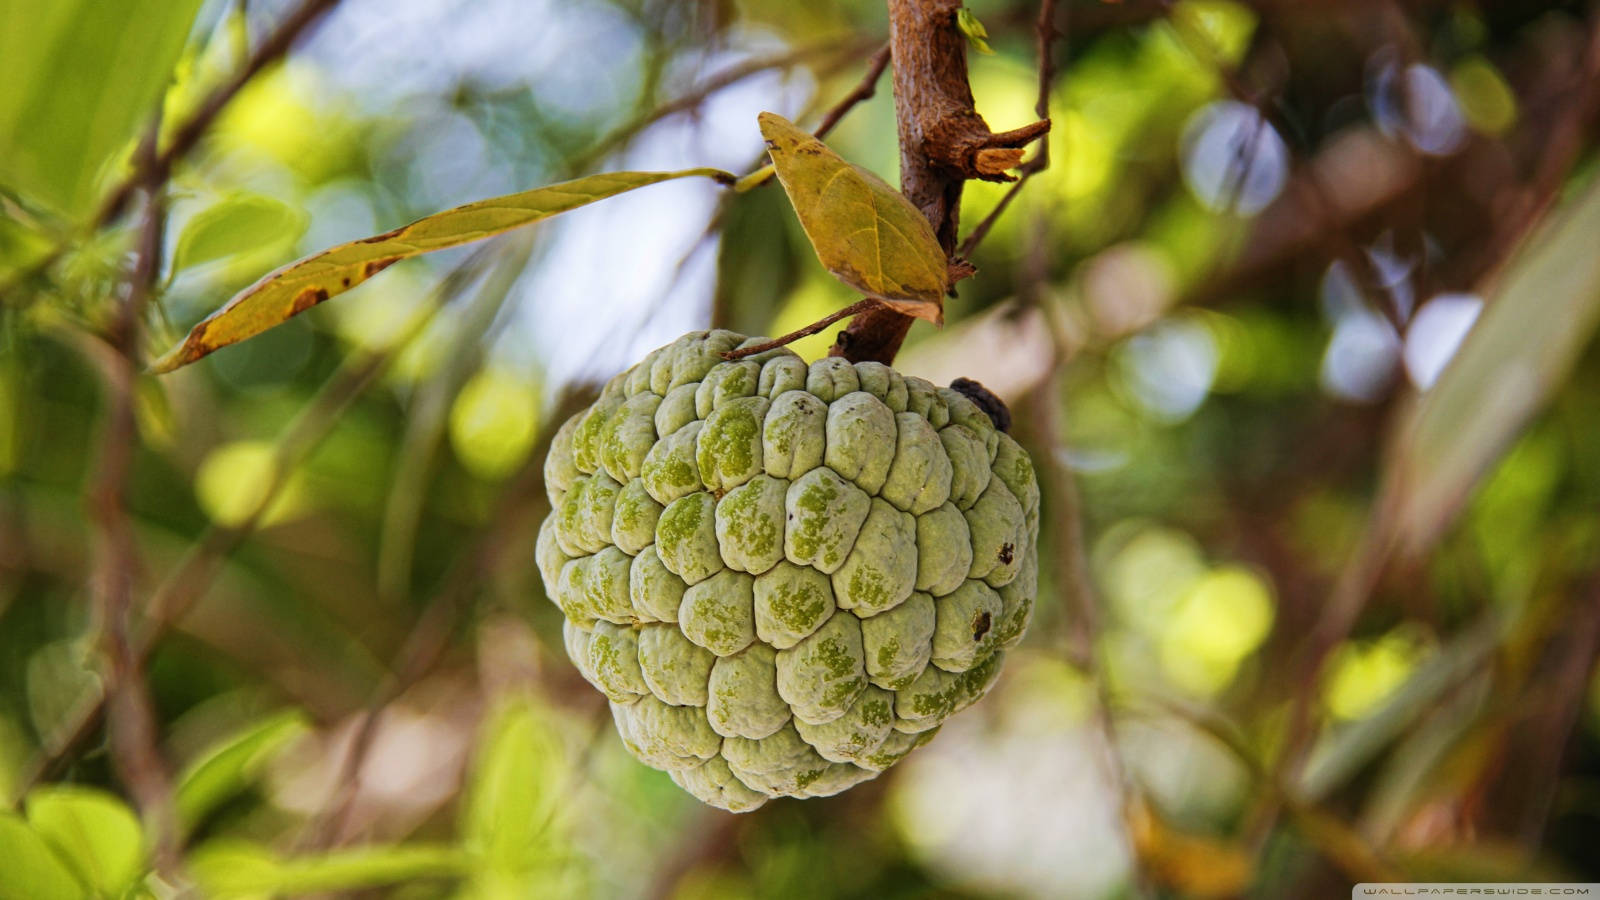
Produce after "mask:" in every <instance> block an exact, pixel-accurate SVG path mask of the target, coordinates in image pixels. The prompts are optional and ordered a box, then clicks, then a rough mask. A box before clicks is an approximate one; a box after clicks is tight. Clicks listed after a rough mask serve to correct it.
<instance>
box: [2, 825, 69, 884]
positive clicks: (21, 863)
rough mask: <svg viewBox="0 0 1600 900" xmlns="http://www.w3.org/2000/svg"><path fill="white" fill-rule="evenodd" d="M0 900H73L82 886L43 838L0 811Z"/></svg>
mask: <svg viewBox="0 0 1600 900" xmlns="http://www.w3.org/2000/svg"><path fill="white" fill-rule="evenodd" d="M0 862H3V863H4V865H3V866H0V876H3V877H0V900H74V898H78V897H82V896H84V890H83V886H82V885H80V884H79V883H78V882H77V881H76V880H75V879H74V878H73V877H72V873H71V872H70V871H69V870H68V869H67V867H66V866H65V865H63V864H62V862H61V860H59V859H57V858H56V855H55V854H54V853H53V852H51V850H50V847H49V845H47V844H46V843H45V842H44V838H42V837H40V836H39V835H38V834H37V833H35V832H34V830H33V829H32V828H29V827H28V823H27V822H24V821H23V820H22V817H21V816H18V815H16V814H15V813H10V812H5V811H3V810H0Z"/></svg>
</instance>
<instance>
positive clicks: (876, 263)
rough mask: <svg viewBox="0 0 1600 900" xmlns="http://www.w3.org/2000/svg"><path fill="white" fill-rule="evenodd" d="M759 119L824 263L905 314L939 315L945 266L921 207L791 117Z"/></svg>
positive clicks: (941, 316) (938, 318)
mask: <svg viewBox="0 0 1600 900" xmlns="http://www.w3.org/2000/svg"><path fill="white" fill-rule="evenodd" d="M759 121H760V123H761V136H762V137H764V138H766V139H767V147H768V148H769V150H770V151H771V153H772V164H773V167H774V168H776V169H777V171H778V180H779V181H780V182H782V184H783V189H784V191H785V192H787V193H788V195H789V202H790V203H792V204H794V211H795V214H796V215H797V216H799V217H800V226H801V227H802V228H804V229H805V232H806V237H808V238H810V239H811V246H812V248H813V249H815V250H816V251H817V258H818V259H819V260H821V261H822V265H823V267H824V268H826V269H827V270H828V271H829V272H832V273H833V275H834V277H835V278H838V279H839V280H840V281H842V282H844V283H845V284H847V285H849V286H850V287H852V288H854V289H855V290H858V291H860V292H861V293H863V294H866V295H867V296H868V297H872V298H875V299H877V300H881V301H883V302H884V303H886V304H888V305H889V306H892V307H894V308H895V309H896V310H899V311H900V312H903V313H905V314H906V315H909V316H915V317H917V318H919V319H926V320H928V321H929V322H933V323H934V324H940V323H942V322H943V321H944V293H945V289H946V288H947V287H948V286H949V285H948V282H949V267H948V265H947V263H946V260H945V254H944V250H943V248H941V247H940V246H939V239H938V238H937V237H935V236H934V233H933V227H932V226H931V225H929V224H928V220H927V219H926V218H924V217H923V215H922V213H921V212H920V211H919V210H918V209H917V208H916V207H915V206H913V205H912V204H911V201H910V200H907V199H906V197H905V195H904V194H902V193H900V192H899V191H897V190H895V189H894V188H892V187H890V186H889V185H887V184H885V183H884V181H883V179H881V178H879V177H878V176H876V175H874V174H872V173H871V172H868V171H867V170H866V169H863V168H861V167H860V166H857V165H853V164H851V163H848V162H846V161H845V160H844V159H842V158H840V156H839V155H838V154H836V153H834V152H833V151H832V150H829V149H828V147H827V145H826V144H824V143H822V142H821V141H819V140H817V139H816V138H814V137H812V136H811V135H809V134H807V133H806V132H804V131H801V130H800V129H799V128H796V127H795V125H794V123H793V122H790V121H789V120H787V119H785V118H783V117H782V116H779V115H775V114H773V113H769V112H764V113H762V114H761V116H760V118H759Z"/></svg>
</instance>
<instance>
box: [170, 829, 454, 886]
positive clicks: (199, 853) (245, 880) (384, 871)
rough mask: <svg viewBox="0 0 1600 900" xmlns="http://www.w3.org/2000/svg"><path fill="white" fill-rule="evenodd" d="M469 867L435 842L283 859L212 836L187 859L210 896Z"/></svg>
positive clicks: (360, 882)
mask: <svg viewBox="0 0 1600 900" xmlns="http://www.w3.org/2000/svg"><path fill="white" fill-rule="evenodd" d="M469 868H470V867H469V865H468V863H467V859H466V857H465V855H464V854H462V852H461V851H460V850H458V849H456V848H454V847H447V846H440V845H437V844H399V845H390V846H382V845H380V846H370V847H354V848H351V849H348V850H336V851H334V852H332V853H328V854H325V855H322V856H308V857H300V858H298V859H283V858H281V857H279V856H278V855H277V854H275V853H273V852H272V851H271V850H269V849H267V848H266V847H263V846H261V845H259V844H252V843H248V842H244V841H214V842H212V843H209V844H206V845H205V846H203V847H200V848H199V849H197V850H195V851H194V852H193V853H192V854H190V857H189V859H188V871H189V874H190V876H191V877H193V878H194V880H195V883H196V884H198V885H199V886H200V888H201V889H202V891H203V892H204V896H208V897H240V896H255V897H260V896H267V897H277V896H298V895H300V894H307V893H312V892H320V891H355V890H361V889H363V888H371V887H380V886H382V885H386V884H399V883H405V882H411V881H415V880H418V879H425V878H454V877H459V876H461V875H464V874H466V873H467V871H468V870H469Z"/></svg>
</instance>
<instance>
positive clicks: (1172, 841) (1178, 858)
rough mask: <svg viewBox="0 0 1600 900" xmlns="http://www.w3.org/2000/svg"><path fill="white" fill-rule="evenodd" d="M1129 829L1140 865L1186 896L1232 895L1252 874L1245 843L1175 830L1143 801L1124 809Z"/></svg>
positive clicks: (1244, 885) (1238, 891)
mask: <svg viewBox="0 0 1600 900" xmlns="http://www.w3.org/2000/svg"><path fill="white" fill-rule="evenodd" d="M1128 830H1129V834H1130V836H1131V837H1132V839H1133V846H1134V850H1135V851H1136V852H1137V853H1138V855H1139V861H1140V862H1141V863H1142V864H1143V867H1144V870H1145V871H1146V872H1147V873H1149V875H1150V877H1152V878H1154V879H1155V880H1156V881H1158V882H1160V883H1161V884H1163V885H1166V886H1167V887H1170V888H1172V889H1174V890H1176V891H1177V892H1178V893H1179V894H1181V895H1183V896H1185V897H1231V896H1233V895H1235V894H1238V893H1240V892H1241V891H1243V890H1244V889H1245V888H1247V887H1249V886H1250V881H1251V879H1253V878H1254V877H1255V864H1254V862H1253V861H1252V858H1251V856H1250V854H1249V853H1247V852H1246V851H1245V850H1244V848H1242V847H1239V846H1236V845H1234V844H1229V843H1225V842H1223V841H1219V840H1216V839H1214V838H1208V837H1200V836H1196V835H1192V834H1184V833H1182V832H1179V831H1175V830H1174V829H1173V828H1172V827H1171V826H1169V825H1167V824H1166V823H1165V822H1163V821H1161V819H1160V817H1159V816H1157V815H1156V813H1155V811H1154V810H1152V809H1150V807H1149V805H1148V804H1146V803H1144V802H1142V801H1135V802H1134V803H1133V804H1131V805H1130V807H1129V809H1128Z"/></svg>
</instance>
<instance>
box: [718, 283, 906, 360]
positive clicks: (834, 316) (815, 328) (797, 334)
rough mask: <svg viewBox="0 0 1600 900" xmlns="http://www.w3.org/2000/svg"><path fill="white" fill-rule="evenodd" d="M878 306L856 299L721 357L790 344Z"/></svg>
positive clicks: (874, 303) (738, 357)
mask: <svg viewBox="0 0 1600 900" xmlns="http://www.w3.org/2000/svg"><path fill="white" fill-rule="evenodd" d="M880 306H883V302H882V301H880V300H874V299H872V298H871V297H867V298H865V299H862V300H857V301H856V302H854V303H852V304H850V305H849V306H846V307H845V308H844V309H840V310H835V311H834V312H831V313H828V314H827V315H826V316H823V317H822V318H820V319H818V320H817V321H815V322H812V323H811V324H810V325H807V326H805V327H804V328H798V329H796V330H794V331H791V332H789V333H788V334H786V335H783V336H782V337H775V338H773V339H772V340H770V341H763V342H761V343H759V344H755V345H753V346H750V347H741V348H740V349H738V350H729V351H727V352H726V353H724V354H722V358H723V359H728V360H733V359H744V358H745V357H746V356H754V355H756V354H757V353H765V352H767V351H768V350H776V349H778V348H779V347H785V346H788V345H789V344H792V343H794V342H795V341H798V340H800V339H801V338H803V337H810V336H811V335H813V334H816V333H817V332H819V331H821V330H822V329H824V328H827V327H828V326H829V325H832V324H833V323H835V322H837V321H839V320H840V319H848V318H850V317H851V316H854V315H859V314H860V313H864V312H866V311H867V310H869V309H877V308H878V307H880Z"/></svg>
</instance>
